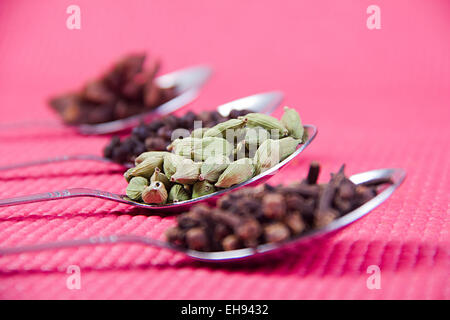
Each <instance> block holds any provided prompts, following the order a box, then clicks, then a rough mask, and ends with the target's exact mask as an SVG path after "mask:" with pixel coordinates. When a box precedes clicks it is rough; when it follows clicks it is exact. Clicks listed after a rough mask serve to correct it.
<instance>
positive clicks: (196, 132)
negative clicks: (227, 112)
mask: <svg viewBox="0 0 450 320" xmlns="http://www.w3.org/2000/svg"><path fill="white" fill-rule="evenodd" d="M208 129H209V128H197V129H195V130H192V132H191V137H192V138H198V139H201V138H203V135H204V134H205V132H206V131H207V130H208Z"/></svg>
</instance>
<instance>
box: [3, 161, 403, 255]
mask: <svg viewBox="0 0 450 320" xmlns="http://www.w3.org/2000/svg"><path fill="white" fill-rule="evenodd" d="M405 176H406V173H405V171H404V170H403V169H378V170H372V171H367V172H363V173H359V174H355V175H352V176H351V177H350V180H351V181H352V182H353V183H356V184H361V183H364V182H368V181H373V180H376V179H383V180H390V181H392V184H389V185H388V186H386V187H385V188H384V190H382V191H381V192H380V193H379V194H378V195H377V196H375V197H374V198H372V199H371V200H369V201H368V202H366V203H364V204H363V205H361V206H360V207H358V208H356V209H355V210H353V211H351V212H349V213H347V214H346V215H344V216H342V217H340V218H338V219H336V220H334V221H333V222H331V223H330V224H328V225H326V226H324V227H323V228H320V229H315V230H312V231H310V232H305V233H303V234H301V235H299V236H297V237H295V238H291V239H289V240H287V241H284V242H279V243H270V244H262V245H259V246H257V247H256V248H244V249H237V250H231V251H218V252H202V251H195V250H190V249H186V248H182V247H179V246H175V245H173V244H170V243H168V242H165V241H161V240H158V239H153V238H150V237H144V236H137V235H127V234H119V235H111V236H104V237H90V238H85V239H75V240H67V241H58V242H50V243H43V244H37V245H30V246H22V247H11V248H0V256H1V255H8V254H19V253H24V252H34V251H41V250H51V249H60V248H72V247H79V246H92V245H98V244H116V243H137V244H143V245H148V246H154V247H158V248H163V249H169V250H173V251H178V252H182V253H184V254H185V255H186V256H188V257H190V258H192V259H195V260H200V261H204V262H228V261H243V260H247V259H251V258H254V257H258V256H261V255H264V254H268V253H274V252H277V251H281V250H283V249H286V248H287V247H292V246H294V245H297V244H300V243H308V242H309V241H314V240H315V239H317V238H318V237H321V236H324V235H326V234H330V233H332V232H335V231H337V230H339V229H342V228H344V227H346V226H348V225H349V224H351V223H353V222H355V221H356V220H358V219H360V218H362V217H363V216H365V215H366V214H368V213H369V212H371V211H372V210H373V209H375V208H376V207H377V206H379V205H380V204H382V203H383V202H384V201H386V200H387V199H388V198H389V197H390V196H391V195H392V193H393V192H394V191H395V190H396V189H397V188H398V187H399V186H400V184H401V183H402V182H403V180H404V179H405Z"/></svg>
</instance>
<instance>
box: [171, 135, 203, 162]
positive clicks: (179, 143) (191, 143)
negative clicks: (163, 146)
mask: <svg viewBox="0 0 450 320" xmlns="http://www.w3.org/2000/svg"><path fill="white" fill-rule="evenodd" d="M201 141H202V139H199V138H193V137H186V138H183V139H175V140H174V141H173V142H172V143H171V144H170V145H169V146H168V147H167V150H169V151H172V152H173V153H175V154H177V155H179V156H183V157H186V158H190V157H191V156H192V154H193V152H194V149H201V145H202V142H201Z"/></svg>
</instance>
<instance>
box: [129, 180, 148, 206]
mask: <svg viewBox="0 0 450 320" xmlns="http://www.w3.org/2000/svg"><path fill="white" fill-rule="evenodd" d="M147 186H148V180H147V179H145V178H143V177H135V178H132V179H131V180H130V183H129V184H128V186H127V192H126V194H127V197H128V198H130V199H131V200H135V201H139V200H141V196H142V192H143V191H144V189H145V188H146V187H147Z"/></svg>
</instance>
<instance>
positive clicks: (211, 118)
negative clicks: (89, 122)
mask: <svg viewBox="0 0 450 320" xmlns="http://www.w3.org/2000/svg"><path fill="white" fill-rule="evenodd" d="M232 111H234V112H231V113H230V115H229V116H228V117H222V116H221V115H220V114H219V113H218V112H217V111H202V112H201V113H200V114H195V113H194V112H192V111H188V112H187V113H185V114H184V115H182V116H179V117H178V116H175V115H167V116H165V117H163V118H161V119H158V120H154V121H152V122H150V123H148V124H141V125H139V126H138V127H136V128H134V129H133V130H132V132H131V135H130V136H129V137H127V138H125V139H122V140H121V139H120V138H119V137H113V138H112V139H111V141H110V143H109V144H108V145H107V146H106V147H105V148H104V152H103V153H104V156H105V157H106V158H108V159H111V160H113V161H115V162H117V163H120V164H124V165H126V164H130V163H133V162H134V159H135V158H136V157H137V156H139V155H140V154H141V153H142V152H145V151H165V150H166V148H167V146H168V145H169V144H170V143H171V142H172V140H173V139H176V138H178V137H172V133H173V132H174V130H175V129H179V128H182V129H187V130H188V131H189V132H192V130H194V121H199V120H202V121H203V122H202V126H203V127H212V126H214V125H216V124H218V123H219V122H221V121H225V120H229V119H232V118H233V119H235V118H237V117H239V116H242V115H245V114H247V113H249V112H250V111H249V110H232ZM138 151H139V152H138Z"/></svg>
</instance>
